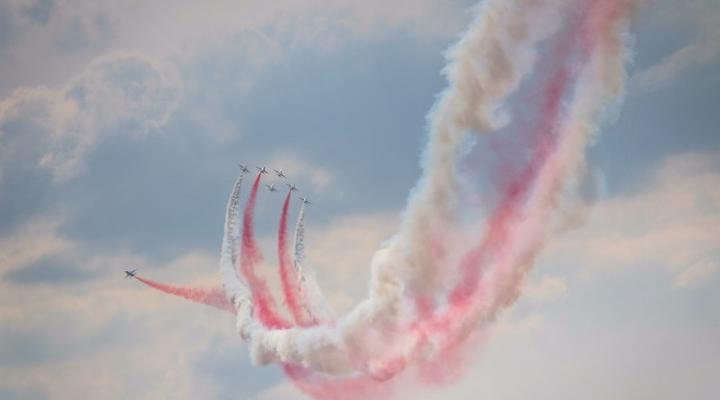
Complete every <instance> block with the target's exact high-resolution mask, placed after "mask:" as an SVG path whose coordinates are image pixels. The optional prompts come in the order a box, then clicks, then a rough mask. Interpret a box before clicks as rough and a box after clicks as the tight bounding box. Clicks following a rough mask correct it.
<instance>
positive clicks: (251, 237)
mask: <svg viewBox="0 0 720 400" xmlns="http://www.w3.org/2000/svg"><path fill="white" fill-rule="evenodd" d="M261 178H262V173H259V174H258V175H257V178H255V182H254V183H253V186H252V190H251V191H250V197H249V199H248V202H247V204H246V206H245V212H244V213H243V231H242V254H241V256H240V273H241V275H242V277H243V278H244V279H245V281H246V282H247V284H248V285H249V286H250V291H251V292H252V303H253V304H254V305H255V306H257V308H258V313H257V315H258V316H259V318H260V321H261V323H262V324H263V325H264V326H265V327H268V328H287V327H289V326H291V324H290V323H289V322H287V321H286V320H285V319H284V318H283V317H282V316H281V315H280V314H279V313H278V310H277V305H276V304H275V300H274V299H273V297H272V293H271V292H270V288H268V286H267V283H266V282H265V281H264V280H263V279H261V278H260V277H258V276H257V274H256V273H255V266H256V265H257V264H258V263H259V262H261V261H262V253H261V252H260V248H259V247H258V245H257V243H256V241H255V233H254V229H253V213H254V212H255V203H256V202H257V194H258V188H259V187H260V179H261ZM239 319H241V320H242V321H244V322H245V321H250V319H249V318H248V317H247V316H246V315H240V314H239Z"/></svg>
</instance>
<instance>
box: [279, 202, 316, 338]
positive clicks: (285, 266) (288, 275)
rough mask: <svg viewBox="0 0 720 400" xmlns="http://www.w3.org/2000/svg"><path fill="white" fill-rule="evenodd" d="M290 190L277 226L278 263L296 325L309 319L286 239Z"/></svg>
mask: <svg viewBox="0 0 720 400" xmlns="http://www.w3.org/2000/svg"><path fill="white" fill-rule="evenodd" d="M291 197H292V190H290V191H288V194H287V196H285V202H284V203H283V208H282V214H281V215H280V227H279V228H278V249H277V251H278V261H279V263H280V281H281V283H282V290H283V294H284V296H285V303H286V304H287V306H288V308H289V309H290V313H291V314H292V317H293V320H294V321H295V324H296V325H300V326H307V325H309V324H310V321H308V319H307V318H306V315H305V313H304V311H303V307H301V305H300V296H301V293H300V286H299V284H298V277H297V273H296V271H295V269H294V268H293V265H292V262H291V260H290V251H289V249H288V240H287V223H288V212H289V209H290V198H291Z"/></svg>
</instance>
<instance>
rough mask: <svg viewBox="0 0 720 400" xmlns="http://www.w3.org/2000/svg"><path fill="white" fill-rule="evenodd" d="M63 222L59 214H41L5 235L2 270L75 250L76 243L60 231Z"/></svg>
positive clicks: (0, 250)
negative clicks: (64, 236)
mask: <svg viewBox="0 0 720 400" xmlns="http://www.w3.org/2000/svg"><path fill="white" fill-rule="evenodd" d="M61 223H62V219H60V218H57V217H48V216H37V217H35V218H33V219H32V220H30V221H27V222H26V223H25V224H23V225H21V226H20V227H18V228H17V230H16V231H15V232H13V234H12V235H8V236H7V237H4V238H1V239H0V273H3V272H6V271H8V270H10V269H13V268H17V267H19V266H22V265H25V264H29V263H32V262H34V261H37V260H40V259H42V258H45V257H48V256H51V255H55V254H59V253H63V252H67V251H70V250H72V249H73V248H74V247H75V244H74V243H73V242H72V241H69V240H67V239H65V238H62V237H61V236H59V235H58V234H57V228H58V227H59V226H60V224H61Z"/></svg>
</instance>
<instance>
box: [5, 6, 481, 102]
mask: <svg viewBox="0 0 720 400" xmlns="http://www.w3.org/2000/svg"><path fill="white" fill-rule="evenodd" d="M467 5H468V2H457V3H448V2H446V1H442V0H400V1H393V2H385V1H381V0H367V1H358V0H278V1H273V2H267V1H261V0H250V1H243V2H237V1H231V0H221V1H213V2H203V3H198V2H194V1H189V0H182V1H168V0H161V1H153V2H135V3H133V4H132V5H131V6H130V5H128V4H126V3H124V2H117V1H110V0H106V1H88V0H69V1H63V2H58V3H57V6H56V7H54V8H53V9H52V10H51V12H50V14H49V18H48V20H47V23H45V24H37V23H36V22H34V21H33V20H32V19H31V18H30V17H28V16H27V15H26V13H24V12H23V9H24V8H25V5H24V4H22V2H16V1H13V2H10V3H9V4H7V5H5V7H4V9H2V10H1V11H3V12H5V13H6V14H7V15H9V17H8V20H9V21H11V22H12V26H9V27H8V29H12V32H11V34H9V35H8V38H7V40H6V43H4V46H3V43H0V57H2V58H3V60H5V62H4V63H2V64H0V76H3V77H4V79H3V82H0V95H3V94H4V93H7V91H8V90H10V89H12V88H15V87H18V86H36V85H42V84H51V85H55V84H59V83H61V82H63V81H65V80H66V79H67V78H68V77H69V74H71V73H72V71H75V70H78V69H80V68H81V67H82V65H84V64H86V63H88V62H89V61H90V60H92V59H94V58H96V57H99V56H102V55H103V54H108V53H112V52H115V51H132V52H138V53H143V54H153V55H156V56H158V57H161V58H165V57H172V58H177V57H180V58H187V57H190V58H194V57H195V56H196V55H197V54H198V53H202V51H203V49H206V48H208V47H209V46H213V45H215V44H216V43H220V42H228V41H232V40H233V37H234V36H236V35H237V34H238V33H240V32H243V31H245V32H247V31H254V32H273V36H274V37H272V38H271V40H277V41H278V43H279V42H282V46H281V47H283V48H286V49H288V48H298V47H300V48H303V47H307V46H311V47H314V48H333V47H335V46H336V45H337V43H341V42H343V41H344V40H348V39H353V38H361V39H363V38H364V39H367V38H371V37H377V36H380V35H384V34H387V33H392V32H398V31H403V32H407V33H408V34H410V35H412V36H414V37H417V38H421V39H422V38H428V37H430V38H433V37H438V36H440V37H444V38H448V37H451V36H452V35H453V34H455V33H456V32H457V30H458V28H459V27H462V26H463V19H464V18H465V17H466V16H465V15H464V13H463V12H464V9H465V7H466V6H467ZM268 37H269V38H270V35H268ZM10 55H12V57H9V56H10ZM248 55H249V56H251V57H252V55H251V54H248Z"/></svg>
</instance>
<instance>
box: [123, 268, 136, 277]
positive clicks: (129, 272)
mask: <svg viewBox="0 0 720 400" xmlns="http://www.w3.org/2000/svg"><path fill="white" fill-rule="evenodd" d="M136 272H137V269H133V270H131V271H125V279H127V278H134V277H135V273H136Z"/></svg>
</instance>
